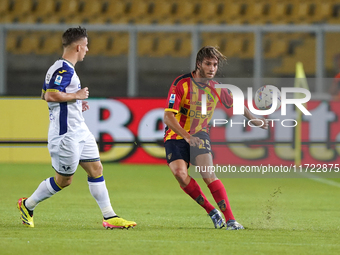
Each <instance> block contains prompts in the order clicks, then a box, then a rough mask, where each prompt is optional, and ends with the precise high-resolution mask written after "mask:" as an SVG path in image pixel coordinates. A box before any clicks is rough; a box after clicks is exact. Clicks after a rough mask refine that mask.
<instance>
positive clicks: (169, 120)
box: [164, 112, 202, 146]
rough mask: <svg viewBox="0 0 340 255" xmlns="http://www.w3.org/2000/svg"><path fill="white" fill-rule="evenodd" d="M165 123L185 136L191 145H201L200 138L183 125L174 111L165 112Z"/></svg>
mask: <svg viewBox="0 0 340 255" xmlns="http://www.w3.org/2000/svg"><path fill="white" fill-rule="evenodd" d="M164 123H165V125H167V126H168V127H169V128H170V129H171V130H173V131H174V132H175V133H176V134H178V135H180V136H181V137H183V138H184V139H185V141H187V143H189V144H190V145H191V146H199V145H200V144H201V143H202V141H201V139H200V138H198V137H195V136H192V135H190V134H189V133H188V132H187V131H185V129H184V128H182V127H181V125H180V124H179V123H178V121H177V119H176V118H175V113H174V112H164Z"/></svg>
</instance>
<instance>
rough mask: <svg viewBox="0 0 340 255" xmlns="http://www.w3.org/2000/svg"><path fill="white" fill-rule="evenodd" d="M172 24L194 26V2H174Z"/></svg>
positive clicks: (176, 0)
mask: <svg viewBox="0 0 340 255" xmlns="http://www.w3.org/2000/svg"><path fill="white" fill-rule="evenodd" d="M172 3H173V7H172V8H173V9H172V15H171V19H172V23H175V24H194V23H195V7H196V4H195V3H194V2H193V1H181V0H175V1H172Z"/></svg>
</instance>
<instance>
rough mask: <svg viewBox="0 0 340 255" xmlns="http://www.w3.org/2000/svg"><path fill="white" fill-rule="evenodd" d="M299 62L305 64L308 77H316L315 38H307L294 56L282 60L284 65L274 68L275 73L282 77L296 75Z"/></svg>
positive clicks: (296, 49)
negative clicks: (296, 66) (296, 65)
mask: <svg viewBox="0 0 340 255" xmlns="http://www.w3.org/2000/svg"><path fill="white" fill-rule="evenodd" d="M298 61H300V62H302V63H303V67H304V70H305V73H306V75H315V38H313V37H310V38H305V39H304V40H303V43H302V44H300V45H299V46H297V47H296V48H295V51H294V53H293V54H291V55H287V56H285V57H283V58H282V65H281V66H279V67H275V68H273V72H274V73H276V74H280V75H291V74H294V73H295V64H296V62H298Z"/></svg>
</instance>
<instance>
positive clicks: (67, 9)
mask: <svg viewBox="0 0 340 255" xmlns="http://www.w3.org/2000/svg"><path fill="white" fill-rule="evenodd" d="M78 10H79V2H78V1H77V0H59V1H58V2H57V7H56V12H55V14H54V15H55V16H56V17H57V18H58V20H59V22H63V23H64V22H66V21H67V20H68V19H70V18H72V17H74V15H76V14H77V13H78Z"/></svg>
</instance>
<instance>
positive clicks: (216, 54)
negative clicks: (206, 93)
mask: <svg viewBox="0 0 340 255" xmlns="http://www.w3.org/2000/svg"><path fill="white" fill-rule="evenodd" d="M205 58H216V59H217V61H218V68H220V67H221V66H222V65H223V64H224V62H226V61H227V57H226V56H224V55H223V54H222V53H221V52H220V51H219V50H218V47H214V46H204V47H202V48H201V49H200V50H199V51H198V52H197V56H196V67H195V70H197V69H198V68H197V67H198V64H199V63H202V62H203V60H204V59H205Z"/></svg>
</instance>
